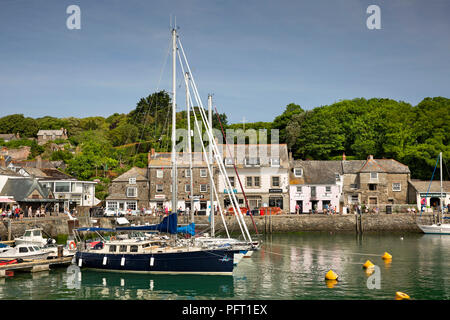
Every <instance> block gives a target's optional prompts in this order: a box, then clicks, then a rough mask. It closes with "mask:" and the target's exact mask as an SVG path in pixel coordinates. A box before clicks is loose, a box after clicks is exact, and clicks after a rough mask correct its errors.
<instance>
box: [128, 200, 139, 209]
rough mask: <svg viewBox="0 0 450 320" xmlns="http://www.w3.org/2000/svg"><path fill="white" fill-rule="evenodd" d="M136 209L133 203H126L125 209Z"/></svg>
mask: <svg viewBox="0 0 450 320" xmlns="http://www.w3.org/2000/svg"><path fill="white" fill-rule="evenodd" d="M136 208H137V205H136V202H135V201H133V202H127V209H131V210H136Z"/></svg>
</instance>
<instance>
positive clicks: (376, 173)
mask: <svg viewBox="0 0 450 320" xmlns="http://www.w3.org/2000/svg"><path fill="white" fill-rule="evenodd" d="M370 179H378V172H371V173H370Z"/></svg>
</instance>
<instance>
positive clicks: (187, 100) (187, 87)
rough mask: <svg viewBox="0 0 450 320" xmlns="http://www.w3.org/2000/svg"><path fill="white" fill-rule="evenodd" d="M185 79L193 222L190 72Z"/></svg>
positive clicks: (192, 216) (192, 215) (192, 217)
mask: <svg viewBox="0 0 450 320" xmlns="http://www.w3.org/2000/svg"><path fill="white" fill-rule="evenodd" d="M184 81H185V82H186V113H187V129H188V134H187V139H188V140H187V143H188V153H189V176H190V182H191V184H190V192H189V195H190V197H191V222H194V180H193V179H194V177H193V176H192V144H191V113H190V109H191V107H190V105H189V100H190V99H191V96H190V93H189V73H187V72H186V73H185V74H184Z"/></svg>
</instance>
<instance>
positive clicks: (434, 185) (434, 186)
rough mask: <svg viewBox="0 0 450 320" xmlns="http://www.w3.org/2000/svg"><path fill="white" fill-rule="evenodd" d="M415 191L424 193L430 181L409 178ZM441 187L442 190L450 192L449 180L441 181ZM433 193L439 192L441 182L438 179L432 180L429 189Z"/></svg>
mask: <svg viewBox="0 0 450 320" xmlns="http://www.w3.org/2000/svg"><path fill="white" fill-rule="evenodd" d="M409 183H410V184H411V185H412V186H413V188H414V189H416V191H417V192H420V193H425V192H427V190H428V187H429V186H430V181H429V180H428V181H423V180H411V181H410V182H409ZM442 189H443V191H444V192H450V181H442ZM429 192H433V193H439V192H441V182H440V181H432V182H431V187H430V191H429Z"/></svg>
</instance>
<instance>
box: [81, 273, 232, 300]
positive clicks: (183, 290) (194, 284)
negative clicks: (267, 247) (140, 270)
mask: <svg viewBox="0 0 450 320" xmlns="http://www.w3.org/2000/svg"><path fill="white" fill-rule="evenodd" d="M80 291H82V292H80V295H81V296H83V298H85V299H90V298H99V297H102V298H105V299H161V298H169V299H174V298H176V299H200V298H211V297H218V298H226V297H232V296H233V295H234V281H233V277H231V276H201V275H143V274H133V273H129V274H122V273H114V272H98V271H89V270H83V271H82V272H81V286H80Z"/></svg>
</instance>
